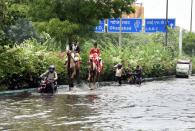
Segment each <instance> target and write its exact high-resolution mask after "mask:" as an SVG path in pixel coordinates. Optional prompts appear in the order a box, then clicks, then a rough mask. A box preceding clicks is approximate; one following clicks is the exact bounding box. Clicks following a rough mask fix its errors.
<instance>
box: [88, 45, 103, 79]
mask: <svg viewBox="0 0 195 131" xmlns="http://www.w3.org/2000/svg"><path fill="white" fill-rule="evenodd" d="M100 55H101V53H100V49H99V48H98V47H97V42H95V43H94V47H93V48H91V49H90V53H89V62H90V63H92V64H94V65H93V69H91V70H93V71H94V70H97V72H98V73H100V72H101V71H102V69H103V63H102V60H101V58H100ZM90 78H91V73H90V71H89V77H88V80H90Z"/></svg>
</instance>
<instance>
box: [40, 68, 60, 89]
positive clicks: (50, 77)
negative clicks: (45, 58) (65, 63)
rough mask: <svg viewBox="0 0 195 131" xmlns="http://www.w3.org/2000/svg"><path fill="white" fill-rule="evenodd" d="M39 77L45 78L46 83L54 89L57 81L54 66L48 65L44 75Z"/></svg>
mask: <svg viewBox="0 0 195 131" xmlns="http://www.w3.org/2000/svg"><path fill="white" fill-rule="evenodd" d="M40 77H41V78H45V81H48V83H49V84H51V86H52V88H54V87H55V85H56V81H57V79H58V75H57V73H56V71H55V66H54V65H50V66H49V68H48V70H47V71H46V72H45V73H43V74H42V75H41V76H40Z"/></svg>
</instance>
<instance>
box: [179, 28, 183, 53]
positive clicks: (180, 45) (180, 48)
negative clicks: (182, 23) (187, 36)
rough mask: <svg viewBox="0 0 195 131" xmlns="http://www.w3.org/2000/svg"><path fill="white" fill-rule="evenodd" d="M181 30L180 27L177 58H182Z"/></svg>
mask: <svg viewBox="0 0 195 131" xmlns="http://www.w3.org/2000/svg"><path fill="white" fill-rule="evenodd" d="M182 31H183V30H182V28H181V27H180V32H179V56H182V35H183V32H182Z"/></svg>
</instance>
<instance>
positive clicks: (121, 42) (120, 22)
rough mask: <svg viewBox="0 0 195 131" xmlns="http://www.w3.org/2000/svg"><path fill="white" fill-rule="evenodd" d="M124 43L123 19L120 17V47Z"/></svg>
mask: <svg viewBox="0 0 195 131" xmlns="http://www.w3.org/2000/svg"><path fill="white" fill-rule="evenodd" d="M121 43H122V18H121V17H120V33H119V46H121Z"/></svg>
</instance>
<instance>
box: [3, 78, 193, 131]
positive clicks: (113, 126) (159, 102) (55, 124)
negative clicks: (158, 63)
mask: <svg viewBox="0 0 195 131" xmlns="http://www.w3.org/2000/svg"><path fill="white" fill-rule="evenodd" d="M0 130H8V131H9V130H11V131H12V130H14V131H15V130H16V131H39V130H40V131H43V130H46V131H142V130H143V131H151V130H153V131H194V130H195V77H192V78H190V79H172V80H167V81H154V82H146V83H143V85H141V86H132V85H124V86H120V87H119V86H104V87H100V88H98V89H96V90H94V91H89V90H88V89H87V87H86V86H84V87H81V88H79V89H75V91H72V92H66V91H65V89H61V90H59V92H58V93H57V94H56V95H54V96H51V95H42V96H40V95H39V94H36V93H33V94H24V95H21V96H15V97H13V96H12V97H0Z"/></svg>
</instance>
